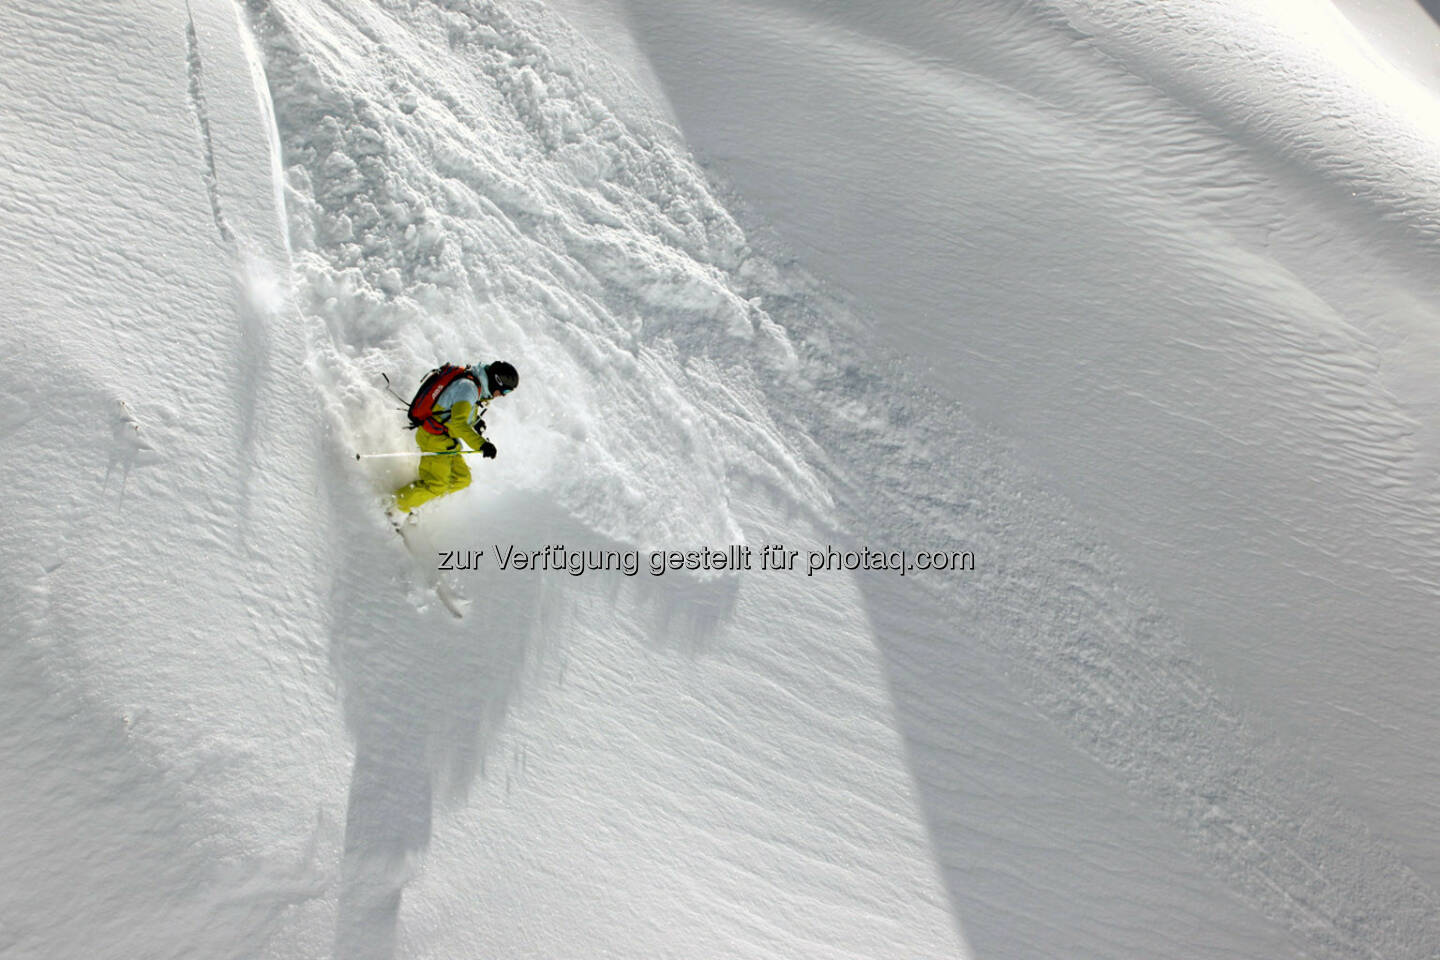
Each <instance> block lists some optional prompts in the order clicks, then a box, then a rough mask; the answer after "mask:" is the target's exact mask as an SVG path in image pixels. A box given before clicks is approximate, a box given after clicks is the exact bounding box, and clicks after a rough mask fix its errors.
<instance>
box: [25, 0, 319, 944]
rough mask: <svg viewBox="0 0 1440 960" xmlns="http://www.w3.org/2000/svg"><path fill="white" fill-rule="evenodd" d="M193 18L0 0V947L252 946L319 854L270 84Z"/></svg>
mask: <svg viewBox="0 0 1440 960" xmlns="http://www.w3.org/2000/svg"><path fill="white" fill-rule="evenodd" d="M196 7H197V9H196V15H195V17H194V19H193V20H191V19H189V18H187V16H186V15H185V12H184V8H183V6H180V7H178V8H177V7H172V8H169V9H165V8H160V7H154V6H147V5H123V6H103V5H102V6H98V7H97V6H94V5H88V4H77V5H63V4H62V5H58V6H57V5H55V4H51V3H7V4H5V5H4V8H3V9H0V91H3V93H0V97H3V101H4V110H3V114H0V142H3V144H4V148H3V151H0V152H3V154H4V158H5V159H4V163H3V168H0V217H3V226H4V228H3V230H0V278H3V279H0V289H3V294H0V316H3V322H0V353H3V355H4V357H5V375H4V378H3V383H0V406H3V408H4V414H3V426H0V445H3V457H0V482H3V484H4V488H5V496H6V520H5V523H4V524H3V525H0V553H3V557H4V559H3V562H0V677H3V680H0V683H3V686H4V690H3V694H0V753H3V756H4V758H5V759H4V763H3V764H0V768H3V771H0V818H3V821H4V823H5V830H4V840H3V841H0V872H3V874H4V877H5V879H4V880H3V881H0V954H4V955H5V956H7V957H22V958H31V957H36V958H39V957H80V956H95V957H139V956H153V957H172V956H190V955H195V954H197V953H203V954H204V955H207V956H215V957H241V956H255V955H257V954H258V953H259V952H260V950H261V947H262V945H263V944H264V943H265V942H266V941H267V938H268V937H270V936H271V935H273V934H275V933H276V932H277V931H278V930H279V929H280V928H281V927H282V926H283V925H284V924H283V923H282V921H287V922H289V923H292V924H293V923H294V921H295V919H297V918H300V917H307V918H313V917H315V916H316V915H317V914H316V913H315V912H314V911H316V910H318V911H320V913H321V914H323V911H324V905H323V902H322V900H321V899H319V898H323V894H324V891H325V889H326V886H327V882H326V877H327V876H328V875H331V874H333V872H334V869H333V866H331V864H333V862H334V861H336V860H337V859H338V856H339V849H338V834H337V833H336V832H335V830H334V829H333V827H334V825H335V824H336V823H337V820H338V816H339V815H340V814H341V813H342V812H343V808H342V807H341V805H340V802H339V799H338V798H339V796H340V794H341V793H342V792H343V789H344V783H345V775H346V767H347V763H346V757H345V753H346V747H345V744H344V740H343V736H342V732H343V730H342V726H341V724H340V723H339V721H338V717H337V716H336V714H335V709H334V700H333V695H332V692H331V691H332V690H333V682H332V680H331V675H330V669H329V663H328V656H327V644H326V642H325V640H326V631H325V630H324V624H325V620H326V615H325V602H324V597H325V593H326V591H327V584H328V563H327V558H328V556H329V554H328V551H327V549H326V545H325V541H324V538H323V536H322V534H321V530H320V528H319V527H318V526H317V525H315V524H314V523H313V522H311V521H310V520H309V518H310V517H313V516H314V515H315V514H316V512H317V502H318V498H317V495H316V490H317V488H318V487H319V486H320V483H321V471H320V470H319V468H318V466H317V461H316V456H315V450H316V446H317V445H316V441H315V437H314V432H313V423H314V404H313V400H312V397H313V393H312V390H311V389H310V387H309V385H308V377H307V375H306V374H305V372H304V368H303V364H304V357H305V347H304V338H303V337H302V336H301V334H300V331H299V328H298V326H297V325H296V324H295V322H294V320H295V318H294V316H293V314H291V313H290V312H288V311H287V309H286V307H285V297H284V291H285V289H286V287H287V285H288V281H287V279H286V278H287V275H288V271H289V265H288V262H287V260H286V257H285V249H284V242H283V232H282V228H281V222H280V217H279V213H278V211H277V208H276V205H275V201H276V190H275V186H276V182H275V181H274V180H272V178H271V172H272V170H273V168H274V166H275V161H276V160H277V159H278V158H276V157H274V156H272V153H271V143H272V138H271V137H270V136H269V135H268V133H267V129H268V127H269V124H268V123H267V121H266V117H265V105H266V104H268V99H269V98H268V96H264V95H263V89H264V88H263V83H261V84H259V85H258V86H257V84H256V82H255V80H256V77H255V67H256V61H254V60H252V59H250V58H249V57H248V56H247V53H248V51H247V47H246V46H245V44H243V43H241V42H239V38H240V36H241V34H240V32H239V21H238V18H237V16H236V11H235V10H234V9H233V8H230V7H228V6H226V5H223V4H220V5H216V6H213V7H212V6H206V5H203V4H197V5H196ZM327 822H328V824H329V827H328V828H327ZM318 922H319V923H321V924H323V923H324V921H323V920H320V921H318ZM321 943H323V940H322V941H321Z"/></svg>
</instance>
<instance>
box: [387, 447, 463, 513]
mask: <svg viewBox="0 0 1440 960" xmlns="http://www.w3.org/2000/svg"><path fill="white" fill-rule="evenodd" d="M426 439H428V437H427V438H426ZM417 440H418V442H419V444H420V448H421V449H422V450H427V453H426V455H425V456H423V457H421V458H420V477H419V479H417V480H416V481H415V482H414V483H412V484H409V485H408V486H404V487H401V488H400V489H399V490H396V491H395V506H396V507H397V508H398V509H399V510H400V512H402V513H409V512H410V511H411V510H414V509H415V508H416V507H418V506H420V505H421V504H422V503H428V502H429V501H431V500H434V499H435V498H436V497H440V496H444V495H445V494H447V493H449V492H450V485H451V479H450V477H451V473H452V471H453V468H454V466H455V464H457V463H459V464H460V466H461V468H462V469H464V467H465V464H464V461H463V458H461V457H456V456H448V455H444V454H435V453H432V452H430V451H429V450H428V449H427V448H429V447H431V446H434V444H433V442H432V443H428V444H427V443H426V442H425V440H421V439H419V438H417ZM465 472H466V474H467V475H468V474H469V470H468V469H467V470H466V471H465ZM467 482H468V481H467Z"/></svg>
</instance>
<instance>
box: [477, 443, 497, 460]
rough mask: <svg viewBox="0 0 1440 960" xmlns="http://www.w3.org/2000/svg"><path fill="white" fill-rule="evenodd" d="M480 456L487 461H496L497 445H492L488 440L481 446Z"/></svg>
mask: <svg viewBox="0 0 1440 960" xmlns="http://www.w3.org/2000/svg"><path fill="white" fill-rule="evenodd" d="M480 456H482V457H484V458H485V459H486V460H494V459H495V444H493V443H491V442H490V441H489V440H486V441H485V442H484V443H482V444H480Z"/></svg>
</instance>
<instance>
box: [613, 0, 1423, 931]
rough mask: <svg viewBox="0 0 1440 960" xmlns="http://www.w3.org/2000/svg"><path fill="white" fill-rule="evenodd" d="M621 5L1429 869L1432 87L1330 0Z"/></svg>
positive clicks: (788, 192)
mask: <svg viewBox="0 0 1440 960" xmlns="http://www.w3.org/2000/svg"><path fill="white" fill-rule="evenodd" d="M627 9H628V10H629V11H630V15H631V17H632V19H633V21H634V22H636V23H637V24H640V25H641V26H640V28H639V33H640V35H641V37H642V40H643V41H644V44H645V47H646V49H647V50H648V51H649V52H650V54H651V58H652V63H653V66H654V68H655V70H656V72H657V74H658V76H659V77H660V78H661V81H662V83H663V84H664V85H665V88H666V91H667V95H668V97H669V100H670V103H671V104H672V106H673V108H674V109H675V111H676V115H677V116H678V117H679V119H680V121H681V124H682V126H683V129H684V130H685V132H686V135H687V138H689V139H690V141H691V142H692V143H694V144H695V145H696V147H697V149H699V150H701V151H703V152H704V153H705V154H707V155H708V156H710V157H711V158H712V159H713V160H714V163H715V166H716V168H717V169H718V170H719V171H720V172H721V173H722V174H723V175H725V176H727V177H729V178H730V179H731V180H732V181H733V182H734V184H735V185H736V187H737V189H738V191H739V192H740V193H741V194H742V195H743V196H744V197H745V198H746V200H747V201H748V202H749V203H751V204H752V205H753V206H754V207H755V208H756V210H757V212H758V215H759V216H761V217H763V218H765V219H768V220H769V221H771V222H772V223H774V224H775V226H776V228H777V230H778V231H779V233H780V234H781V236H782V238H783V239H784V240H785V241H786V242H788V243H790V244H793V245H794V247H795V248H796V249H797V250H798V251H799V253H800V257H801V260H802V262H804V263H805V264H806V265H808V266H809V267H811V268H812V269H814V270H815V272H816V273H817V274H819V275H820V276H821V277H822V278H824V279H825V280H827V281H829V282H831V283H832V284H834V286H835V287H836V288H837V289H840V290H843V291H844V292H845V293H846V294H848V295H850V296H852V297H853V299H854V302H855V305H856V307H857V309H858V310H860V311H861V312H863V313H865V314H867V315H868V316H870V317H871V318H872V319H873V325H874V330H875V333H876V335H877V337H879V338H880V339H882V340H883V341H884V342H885V343H886V344H888V345H889V346H890V347H891V348H892V349H893V350H894V351H896V352H897V353H899V354H901V355H903V356H907V357H910V358H913V360H914V362H915V363H916V364H917V366H919V367H921V368H923V369H926V371H927V372H926V374H925V381H926V383H928V384H929V385H930V386H932V387H933V388H934V389H935V390H937V391H938V392H939V393H940V394H941V395H943V396H947V397H951V398H955V399H957V400H959V401H961V402H962V403H963V404H964V405H965V406H966V407H967V408H968V409H969V410H970V411H973V412H974V414H975V415H976V416H977V417H978V418H979V420H980V421H981V422H982V423H983V424H985V425H986V426H989V427H992V428H995V429H997V430H999V431H1001V432H1003V433H1004V434H1005V435H1007V436H1009V437H1012V438H1013V439H1014V443H1015V445H1016V452H1017V454H1018V456H1019V458H1020V459H1021V461H1022V462H1023V463H1025V464H1027V465H1028V466H1030V467H1032V468H1034V469H1035V470H1037V471H1038V472H1039V473H1041V474H1042V475H1043V476H1045V477H1046V478H1047V484H1048V485H1049V486H1050V487H1051V489H1053V490H1055V491H1058V492H1060V493H1062V494H1064V495H1065V496H1066V497H1067V498H1068V499H1069V500H1070V501H1071V502H1072V503H1074V504H1075V506H1076V507H1077V508H1078V509H1079V511H1081V514H1080V515H1081V516H1083V517H1085V518H1088V519H1089V520H1091V521H1092V522H1096V523H1098V525H1099V528H1100V530H1101V531H1103V541H1104V543H1105V544H1106V547H1107V549H1109V550H1113V551H1114V553H1115V556H1116V559H1117V561H1118V563H1120V564H1121V568H1122V569H1125V570H1128V571H1130V573H1129V574H1128V575H1124V576H1123V579H1118V580H1116V581H1115V582H1116V584H1117V585H1118V584H1120V583H1125V584H1128V585H1130V586H1129V587H1127V589H1128V590H1133V589H1135V588H1139V589H1140V590H1141V591H1142V595H1149V596H1151V597H1153V598H1154V602H1155V603H1156V606H1157V610H1158V611H1159V612H1160V613H1161V614H1162V615H1163V616H1164V618H1165V619H1166V620H1168V621H1169V622H1170V623H1171V624H1173V626H1174V627H1175V628H1177V629H1178V630H1179V631H1180V632H1181V635H1182V636H1183V638H1184V641H1185V643H1184V648H1185V649H1188V650H1189V651H1190V654H1191V655H1193V656H1195V657H1198V658H1199V659H1200V662H1201V663H1202V664H1203V665H1204V667H1205V669H1207V670H1214V671H1216V673H1217V675H1218V678H1219V683H1220V685H1221V687H1222V688H1223V689H1225V690H1227V691H1233V693H1229V694H1227V699H1233V700H1234V702H1235V704H1236V706H1237V708H1238V709H1240V710H1241V711H1243V712H1244V713H1245V714H1246V715H1247V716H1252V717H1254V718H1256V719H1257V720H1258V721H1259V722H1260V725H1261V727H1262V729H1268V730H1273V731H1276V732H1278V733H1281V735H1283V736H1293V737H1297V738H1303V739H1304V740H1305V741H1306V742H1307V743H1309V744H1312V745H1313V746H1312V747H1311V748H1310V749H1312V750H1313V753H1314V756H1313V757H1311V759H1310V762H1312V763H1313V764H1314V765H1315V769H1316V770H1317V772H1320V774H1321V776H1322V778H1324V779H1330V780H1333V782H1334V784H1335V789H1336V790H1338V791H1339V792H1340V793H1341V794H1342V795H1343V796H1344V797H1346V798H1347V802H1348V803H1350V804H1352V805H1353V806H1354V808H1355V809H1356V810H1357V811H1359V813H1360V816H1361V818H1362V819H1363V820H1364V821H1365V822H1366V823H1367V827H1366V829H1368V830H1373V831H1374V832H1375V833H1376V834H1377V835H1378V836H1379V837H1381V838H1384V839H1385V840H1386V841H1388V842H1389V843H1392V844H1394V845H1395V848H1396V849H1399V850H1403V851H1404V856H1405V859H1406V860H1407V861H1408V862H1409V863H1410V864H1412V865H1413V866H1414V867H1415V868H1416V869H1417V871H1418V872H1419V876H1421V877H1423V878H1424V882H1425V883H1426V884H1429V885H1432V886H1433V884H1435V883H1436V882H1437V880H1440V847H1437V846H1436V843H1435V836H1436V833H1435V829H1434V828H1435V824H1436V819H1437V809H1436V807H1435V804H1434V803H1433V786H1434V784H1435V783H1436V782H1437V776H1440V767H1437V764H1436V762H1435V758H1434V751H1433V750H1431V749H1430V748H1429V746H1428V744H1430V743H1432V742H1434V740H1435V738H1436V737H1437V735H1440V719H1437V717H1436V716H1435V714H1434V711H1433V710H1432V709H1431V708H1430V704H1431V703H1432V701H1433V697H1432V691H1433V690H1434V688H1435V684H1436V682H1437V680H1440V676H1437V667H1436V662H1435V660H1434V658H1433V657H1430V656H1429V655H1428V654H1427V652H1426V651H1427V648H1428V646H1429V642H1430V637H1431V636H1432V635H1433V633H1434V625H1435V623H1436V622H1437V620H1440V596H1437V586H1436V585H1437V584H1440V547H1437V544H1440V538H1437V533H1440V530H1437V522H1440V521H1437V517H1440V512H1437V506H1440V501H1437V497H1436V489H1437V488H1436V479H1435V477H1436V466H1437V463H1440V434H1437V432H1436V431H1437V424H1440V416H1437V414H1440V405H1437V404H1440V390H1437V387H1436V383H1437V381H1436V379H1435V371H1436V370H1437V369H1440V304H1437V301H1436V298H1435V295H1434V288H1433V282H1432V278H1433V277H1434V275H1435V269H1436V266H1437V258H1440V242H1437V238H1440V234H1437V232H1436V230H1437V224H1440V174H1437V169H1440V167H1437V161H1440V127H1437V121H1436V118H1437V117H1440V112H1437V111H1436V110H1435V97H1434V93H1433V92H1432V91H1429V90H1427V89H1425V88H1424V87H1422V86H1420V85H1418V84H1416V83H1415V82H1413V81H1412V80H1410V79H1409V78H1407V77H1406V76H1404V75H1403V74H1402V73H1401V72H1399V71H1396V70H1395V69H1393V68H1392V67H1391V65H1390V64H1388V63H1386V62H1385V61H1384V60H1383V59H1379V58H1377V56H1376V55H1375V49H1374V48H1373V47H1370V46H1362V45H1361V44H1360V42H1359V38H1358V37H1357V34H1356V31H1355V30H1353V29H1351V27H1350V26H1349V25H1348V24H1347V23H1346V22H1345V21H1344V20H1343V19H1341V18H1340V17H1339V16H1338V15H1337V14H1336V11H1335V9H1334V8H1333V7H1332V6H1331V5H1330V4H1328V3H1309V2H1298V3H1287V4H1265V5H1253V4H1232V3H1226V2H1208V0H1207V2H1194V3H1180V4H1170V3H1167V4H1145V3H1132V2H1113V3H1110V2H1107V3H1098V4H1092V3H1085V4H1080V3H1068V2H1066V3H1052V4H1022V3H1009V2H1002V0H997V2H981V3H973V4H960V5H957V4H947V3H930V2H924V0H916V2H912V3H901V4H895V3H867V2H860V3H850V4H844V5H837V4H828V3H813V2H808V0H793V2H778V3H765V4H760V3H748V2H735V3H722V4H715V3H699V2H695V3H689V2H678V3H669V2H666V3H659V2H648V0H633V2H631V3H629V4H628V5H627ZM1421 26H1422V27H1423V28H1424V29H1426V30H1430V29H1432V28H1431V26H1430V25H1429V24H1421ZM1107 578H1108V577H1107ZM1102 636H1103V634H1102ZM1105 645H1108V644H1102V646H1105ZM1055 681H1056V675H1055V674H1054V673H1052V674H1051V675H1050V677H1049V679H1048V680H1047V679H1044V678H1042V680H1041V682H1042V683H1054V682H1055ZM1059 686H1063V683H1062V684H1059ZM1146 696H1147V697H1148V696H1149V694H1146ZM1164 696H1169V694H1166V695H1164ZM1157 702H1158V701H1157ZM1123 753H1124V751H1123V750H1120V749H1119V748H1118V747H1117V749H1116V753H1115V754H1114V756H1113V760H1114V761H1115V762H1118V763H1120V764H1122V765H1127V766H1128V765H1129V764H1131V763H1132V761H1131V760H1129V759H1124V758H1123V757H1122V754H1123ZM1132 770H1133V767H1132ZM1149 772H1154V770H1151V771H1149ZM1174 773H1175V776H1176V778H1177V785H1178V780H1179V779H1183V778H1184V777H1185V774H1184V773H1183V772H1182V771H1180V770H1178V769H1177V770H1176V771H1174ZM1147 775H1148V774H1147ZM1428 942H1429V943H1432V944H1433V942H1434V941H1433V939H1431V940H1429V941H1428ZM977 943H978V941H977ZM980 946H981V952H982V953H983V944H981V945H980ZM1355 949H1360V948H1359V947H1358V946H1357V947H1355ZM1409 949H1412V950H1415V951H1419V953H1420V954H1422V955H1423V954H1424V953H1425V952H1426V950H1427V949H1429V948H1428V947H1425V946H1423V945H1422V942H1416V943H1413V944H1411V946H1410V947H1409Z"/></svg>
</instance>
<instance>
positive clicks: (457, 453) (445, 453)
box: [355, 450, 480, 460]
mask: <svg viewBox="0 0 1440 960" xmlns="http://www.w3.org/2000/svg"><path fill="white" fill-rule="evenodd" d="M479 452H480V451H479V450H440V451H437V452H435V453H431V452H429V451H428V450H407V451H405V452H403V453H357V454H355V459H356V460H376V459H379V458H381V457H468V456H471V455H473V454H477V453H479Z"/></svg>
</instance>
